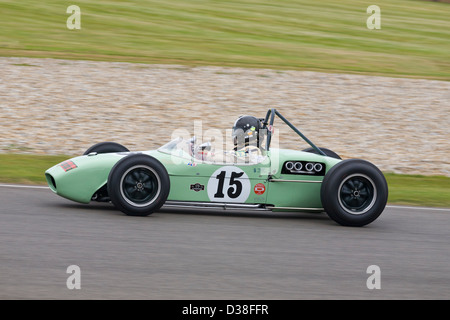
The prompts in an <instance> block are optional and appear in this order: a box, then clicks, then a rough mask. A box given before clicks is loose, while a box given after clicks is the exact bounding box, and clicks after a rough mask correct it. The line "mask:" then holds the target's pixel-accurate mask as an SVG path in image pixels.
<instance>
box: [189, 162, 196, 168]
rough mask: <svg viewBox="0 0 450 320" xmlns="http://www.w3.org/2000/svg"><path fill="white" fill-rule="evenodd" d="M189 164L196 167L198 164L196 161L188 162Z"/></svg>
mask: <svg viewBox="0 0 450 320" xmlns="http://www.w3.org/2000/svg"><path fill="white" fill-rule="evenodd" d="M188 166H190V167H195V166H197V164H196V163H195V162H193V161H192V162H188Z"/></svg>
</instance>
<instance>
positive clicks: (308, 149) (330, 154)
mask: <svg viewBox="0 0 450 320" xmlns="http://www.w3.org/2000/svg"><path fill="white" fill-rule="evenodd" d="M319 149H320V150H322V151H323V152H324V153H325V154H326V155H327V156H328V157H332V158H335V159H341V157H340V156H339V155H338V154H337V153H336V152H334V151H332V150H330V149H327V148H319ZM302 151H305V152H310V153H315V154H319V153H318V152H317V151H316V149H314V148H307V149H304V150H302Z"/></svg>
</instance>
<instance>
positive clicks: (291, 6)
mask: <svg viewBox="0 0 450 320" xmlns="http://www.w3.org/2000/svg"><path fill="white" fill-rule="evenodd" d="M72 4H76V5H78V6H79V7H80V8H81V30H68V29H67V27H66V20H67V18H68V17H69V14H67V13H66V9H67V7H68V6H69V5H72ZM372 4H374V2H373V1H372V0H370V1H357V0H339V1H337V0H336V1H329V0H322V1H311V0H303V1H302V0H277V1H274V0H239V1H234V0H201V1H200V0H170V1H168V0H147V1H144V0H134V1H118V0H108V1H88V0H77V1H75V2H73V1H61V0H46V1H37V0H20V1H17V0H2V1H0V56H29V57H44V58H48V57H50V58H66V59H91V60H106V61H129V62H142V63H176V64H186V65H223V66H242V67H263V68H276V69H297V70H298V69H301V70H318V71H326V72H345V73H369V74H377V75H389V76H402V77H420V78H434V79H444V80H450V41H449V39H450V19H449V17H450V4H448V3H437V2H429V1H407V0H378V1H376V3H375V4H376V5H378V6H379V7H380V8H381V30H369V29H367V27H366V20H367V18H368V17H369V14H367V13H366V9H367V7H368V6H369V5H372Z"/></svg>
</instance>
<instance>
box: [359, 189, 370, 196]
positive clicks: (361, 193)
mask: <svg viewBox="0 0 450 320" xmlns="http://www.w3.org/2000/svg"><path fill="white" fill-rule="evenodd" d="M359 194H360V196H361V197H364V198H365V197H367V196H368V195H369V193H368V191H367V188H363V189H361V190H359Z"/></svg>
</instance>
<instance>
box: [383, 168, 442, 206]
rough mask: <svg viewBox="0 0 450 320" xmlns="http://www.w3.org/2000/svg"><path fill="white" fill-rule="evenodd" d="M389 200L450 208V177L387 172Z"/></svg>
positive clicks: (396, 202)
mask: <svg viewBox="0 0 450 320" xmlns="http://www.w3.org/2000/svg"><path fill="white" fill-rule="evenodd" d="M385 176H386V180H387V182H388V186H389V200H388V201H389V202H390V203H395V204H406V205H418V206H430V207H447V208H450V177H444V176H420V175H401V174H391V173H388V174H385Z"/></svg>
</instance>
